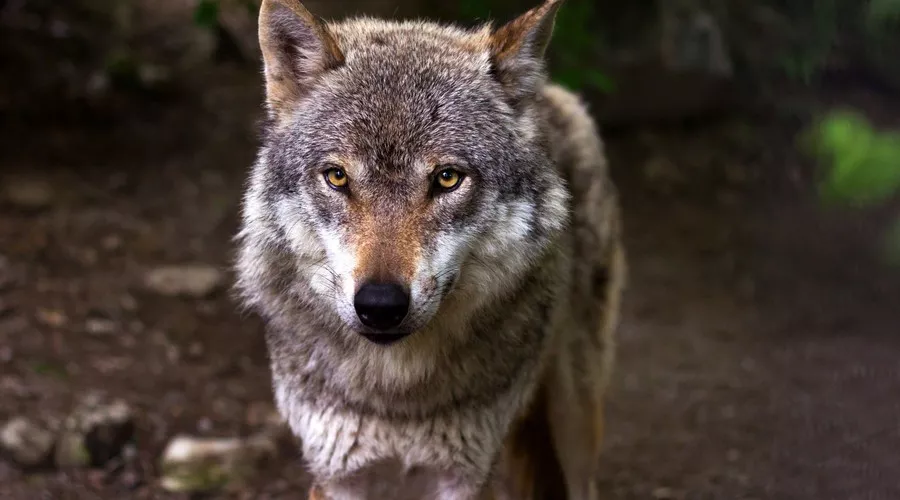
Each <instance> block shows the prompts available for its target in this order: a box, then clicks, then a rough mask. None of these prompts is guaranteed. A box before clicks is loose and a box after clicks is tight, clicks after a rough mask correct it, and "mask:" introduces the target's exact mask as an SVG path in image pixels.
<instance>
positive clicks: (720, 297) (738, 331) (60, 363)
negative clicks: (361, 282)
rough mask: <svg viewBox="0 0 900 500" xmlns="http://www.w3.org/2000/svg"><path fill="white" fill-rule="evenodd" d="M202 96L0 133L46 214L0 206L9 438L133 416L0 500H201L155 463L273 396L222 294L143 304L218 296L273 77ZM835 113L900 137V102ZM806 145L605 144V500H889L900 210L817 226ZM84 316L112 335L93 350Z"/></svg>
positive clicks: (671, 139)
mask: <svg viewBox="0 0 900 500" xmlns="http://www.w3.org/2000/svg"><path fill="white" fill-rule="evenodd" d="M198 80H199V81H206V82H207V86H206V87H205V88H203V91H202V92H195V93H193V94H191V95H189V96H182V97H180V98H176V97H167V98H166V100H160V101H158V102H151V103H149V104H148V103H144V104H143V105H142V106H140V107H138V108H127V109H123V110H120V112H119V114H118V115H116V118H115V119H110V120H105V121H102V122H99V123H98V122H96V121H94V122H90V123H88V122H85V123H74V124H65V123H61V122H58V121H51V120H44V121H36V122H29V123H19V124H17V125H15V126H13V125H12V124H10V125H9V126H8V127H7V128H6V131H5V132H4V134H3V136H2V138H0V140H2V146H0V155H2V156H0V161H2V163H0V165H2V174H3V175H4V176H5V177H9V176H13V177H15V178H22V177H25V178H29V179H37V180H38V182H40V183H43V184H44V185H45V188H46V189H48V190H49V191H48V192H49V194H50V198H49V201H48V202H47V204H46V206H44V207H32V208H30V209H23V208H17V207H13V206H8V205H4V206H3V209H2V211H0V241H2V245H0V278H2V280H0V281H2V283H0V401H2V404H0V420H5V419H7V418H9V417H12V416H14V415H18V414H25V415H42V414H48V413H53V412H61V411H64V410H66V409H67V408H68V407H69V405H71V404H72V403H73V401H74V400H75V398H77V397H79V396H80V395H83V394H84V393H85V392H87V391H92V390H97V389H102V390H103V391H106V392H107V393H108V394H110V395H112V396H116V397H121V398H124V399H125V400H127V401H128V402H130V403H131V404H132V405H134V407H135V408H137V410H138V413H139V419H138V429H139V430H138V440H137V444H138V450H139V457H138V460H137V463H136V464H133V465H132V466H130V467H129V468H126V469H125V470H117V471H105V470H87V471H28V472H26V471H21V470H19V469H17V468H16V467H14V466H12V465H11V464H9V463H8V462H4V461H0V498H3V499H7V498H9V499H21V500H25V499H51V498H52V499H103V500H106V499H121V498H146V499H150V498H161V499H162V498H166V499H169V498H171V499H179V498H187V496H184V495H181V496H180V495H174V494H168V493H165V492H163V491H162V489H161V488H160V487H159V485H158V482H157V480H158V472H159V471H158V470H157V467H158V465H157V463H158V457H159V454H160V452H161V450H162V449H163V447H164V446H165V443H166V442H167V441H168V440H169V439H171V438H172V437H173V436H174V435H176V434H179V433H190V434H196V435H209V436H233V435H241V434H246V433H247V432H249V420H250V419H251V414H252V413H253V408H257V407H258V406H259V405H261V404H267V403H270V401H271V395H270V388H269V387H270V386H269V373H268V367H267V360H266V356H265V350H264V345H263V341H262V327H261V323H260V322H259V321H258V319H256V318H254V317H253V316H251V315H247V314H242V313H241V312H239V310H238V308H237V303H236V301H235V300H234V299H233V297H232V296H231V294H230V293H229V290H228V289H227V287H226V288H222V289H220V290H218V291H217V292H216V293H215V294H214V295H212V296H210V297H207V298H199V299H189V298H179V297H164V296H160V295H156V294H153V293H149V292H147V291H146V290H145V289H144V287H143V285H142V279H143V275H144V273H145V272H146V271H147V270H150V269H154V268H156V267H159V266H164V265H170V264H182V263H203V264H209V265H213V266H216V267H218V268H220V269H222V270H223V272H225V273H229V277H230V271H229V264H230V261H231V258H232V255H233V250H234V245H233V242H232V237H233V234H234V231H235V227H236V221H237V216H238V203H239V201H240V196H241V188H242V186H243V182H244V178H245V175H246V173H247V169H248V166H249V164H250V163H251V161H252V158H253V155H254V148H255V146H256V132H255V130H256V128H255V121H256V120H257V119H258V118H259V105H258V104H259V102H260V95H259V89H258V87H259V83H260V82H259V81H258V74H257V73H256V72H254V71H252V70H246V69H240V70H239V69H234V68H219V69H217V70H216V72H215V73H214V74H210V75H207V76H206V77H198ZM839 94H840V95H841V96H842V97H841V101H842V102H858V103H861V104H862V105H865V106H866V107H867V108H868V109H872V110H874V111H878V112H879V113H880V116H883V117H886V118H885V119H886V120H887V121H888V122H889V121H890V119H891V117H897V116H900V113H897V112H896V111H897V110H898V109H900V100H897V99H896V98H890V97H889V96H884V95H877V96H874V97H873V95H871V94H870V93H867V92H865V91H858V92H857V91H855V90H852V89H851V90H848V89H841V91H840V93H839ZM829 95H838V93H837V92H835V93H831V94H829V93H827V92H825V93H822V94H817V95H815V96H812V97H809V96H807V97H809V102H813V103H822V104H827V103H830V101H831V98H829ZM856 96H858V97H856ZM873 104H874V105H873ZM792 116H793V115H792ZM801 124H802V120H799V119H795V118H792V117H785V116H784V115H783V114H779V113H773V112H766V113H761V114H760V115H759V116H755V117H747V116H744V117H738V118H732V119H724V120H718V121H715V122H707V123H705V124H699V125H691V126H678V127H668V128H662V129H652V128H649V127H640V128H631V129H619V130H610V131H609V132H608V134H607V143H608V148H609V154H610V157H611V165H612V168H613V174H614V177H615V179H616V182H617V183H618V185H619V186H620V190H621V194H622V202H623V205H624V207H625V217H626V239H627V244H628V249H629V260H630V271H631V272H630V282H629V289H628V291H627V294H626V300H625V306H624V307H625V310H624V317H623V323H622V327H621V330H620V335H619V358H618V364H617V371H616V376H615V380H614V384H613V387H612V390H611V393H610V397H609V406H608V425H607V428H608V434H607V438H606V439H607V440H606V449H605V452H604V459H603V467H602V469H601V470H600V471H599V472H598V474H599V477H600V481H601V485H602V491H603V492H604V496H603V498H605V499H644V498H655V499H682V498H683V499H698V500H699V499H745V500H750V499H798V500H799V499H810V500H812V499H815V500H832V499H833V500H847V499H857V498H859V499H862V498H867V499H882V498H884V499H887V498H900V481H898V480H897V479H896V477H897V472H898V471H900V455H898V454H897V453H896V451H895V450H897V449H900V426H898V425H897V415H898V414H900V413H898V412H900V403H898V400H897V399H896V397H895V395H896V394H897V393H898V390H900V364H898V362H897V359H898V355H900V328H898V325H900V321H898V320H900V313H898V310H897V307H896V304H897V303H898V299H900V279H898V273H897V271H896V270H894V269H891V268H889V267H886V266H885V265H883V263H882V261H881V260H879V254H878V252H877V249H878V247H877V245H878V242H879V240H878V238H879V237H880V235H881V231H883V229H884V227H885V221H889V220H890V219H888V218H886V217H887V216H889V215H891V214H890V213H887V212H886V213H884V214H882V213H868V212H867V213H859V214H856V213H846V212H840V211H835V210H831V211H828V210H823V209H822V208H821V207H819V206H818V204H817V203H816V201H815V198H814V196H813V194H814V193H813V191H812V189H811V185H812V184H811V183H812V179H813V178H814V176H813V175H812V172H813V171H812V170H811V169H810V165H809V164H808V162H807V161H806V160H804V159H803V157H802V156H800V155H799V153H797V152H796V148H795V144H794V141H793V136H794V134H795V133H796V131H797V129H798V126H799V125H801ZM96 318H101V319H105V320H108V321H111V322H112V324H114V325H115V328H113V329H112V331H108V332H102V333H97V332H93V333H91V332H90V331H88V330H90V329H88V328H86V323H87V322H89V321H90V320H91V319H96ZM306 482H307V478H306V476H305V473H304V472H303V468H302V465H301V462H300V457H299V453H298V452H295V451H293V450H286V451H285V453H284V454H283V455H282V456H281V458H279V459H278V460H277V461H275V462H274V463H271V464H270V465H269V466H268V467H267V468H266V470H265V471H264V472H263V473H262V475H261V476H260V478H259V479H258V480H257V481H254V483H253V484H251V485H248V486H246V487H244V488H241V489H240V490H239V491H233V492H226V493H219V494H214V495H210V496H209V497H208V498H254V499H288V498H304V497H305V496H304V491H305V486H306Z"/></svg>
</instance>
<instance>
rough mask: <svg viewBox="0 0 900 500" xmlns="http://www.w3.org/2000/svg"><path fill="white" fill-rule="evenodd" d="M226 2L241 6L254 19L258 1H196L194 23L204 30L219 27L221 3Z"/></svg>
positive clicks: (257, 9)
mask: <svg viewBox="0 0 900 500" xmlns="http://www.w3.org/2000/svg"><path fill="white" fill-rule="evenodd" d="M228 1H231V2H234V3H237V4H240V5H242V6H243V7H244V8H245V9H246V10H247V15H249V16H250V17H256V15H257V13H258V11H259V2H258V0H198V2H197V5H196V6H195V7H194V23H195V24H197V25H198V26H202V27H204V28H209V29H215V28H216V27H217V26H219V13H220V11H221V9H222V2H228Z"/></svg>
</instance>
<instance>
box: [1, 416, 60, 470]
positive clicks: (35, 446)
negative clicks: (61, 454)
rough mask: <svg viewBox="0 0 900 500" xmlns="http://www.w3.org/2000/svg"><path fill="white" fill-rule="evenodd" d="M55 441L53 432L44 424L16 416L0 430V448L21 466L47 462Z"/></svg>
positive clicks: (36, 465) (32, 465)
mask: <svg viewBox="0 0 900 500" xmlns="http://www.w3.org/2000/svg"><path fill="white" fill-rule="evenodd" d="M54 442H55V439H54V436H53V432H52V431H51V430H50V429H49V428H48V427H47V426H44V425H40V424H38V423H36V422H33V421H31V420H28V419H26V418H24V417H16V418H13V419H12V420H10V421H9V422H7V423H6V425H4V426H3V429H2V431H0V448H2V451H3V453H4V454H5V455H7V456H9V457H10V458H11V459H12V460H13V461H14V462H15V463H17V464H19V465H20V466H22V467H38V466H41V465H45V464H47V463H49V461H50V457H51V456H52V455H53V444H54Z"/></svg>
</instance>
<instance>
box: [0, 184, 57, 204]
mask: <svg viewBox="0 0 900 500" xmlns="http://www.w3.org/2000/svg"><path fill="white" fill-rule="evenodd" d="M54 195H55V193H54V191H53V186H52V185H51V184H50V183H49V182H48V181H47V180H46V179H41V178H38V177H27V176H22V177H9V178H6V179H4V182H3V198H4V200H5V201H6V202H7V203H9V204H10V205H12V206H14V207H16V208H19V209H21V210H28V211H33V210H41V209H44V208H47V207H48V206H50V204H51V203H52V202H53V198H54Z"/></svg>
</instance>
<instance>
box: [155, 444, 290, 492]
mask: <svg viewBox="0 0 900 500" xmlns="http://www.w3.org/2000/svg"><path fill="white" fill-rule="evenodd" d="M275 454H277V444H276V443H275V442H274V441H273V440H272V439H271V438H269V437H268V436H265V435H259V436H253V437H249V438H244V439H242V438H198V437H193V436H186V435H180V436H176V437H175V438H174V439H172V441H170V442H169V444H168V446H167V447H166V449H165V451H163V454H162V458H161V461H160V469H161V471H162V478H161V480H160V484H161V486H162V487H163V488H164V489H166V490H167V491H171V492H181V493H187V492H191V493H200V492H209V491H214V490H218V489H222V488H228V487H231V486H236V485H239V484H244V483H245V482H246V481H247V480H249V479H250V478H252V477H253V476H254V475H255V474H256V473H258V472H259V469H260V468H261V466H262V465H263V464H264V463H265V462H266V461H267V460H268V459H270V458H271V457H273V456H274V455H275Z"/></svg>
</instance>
